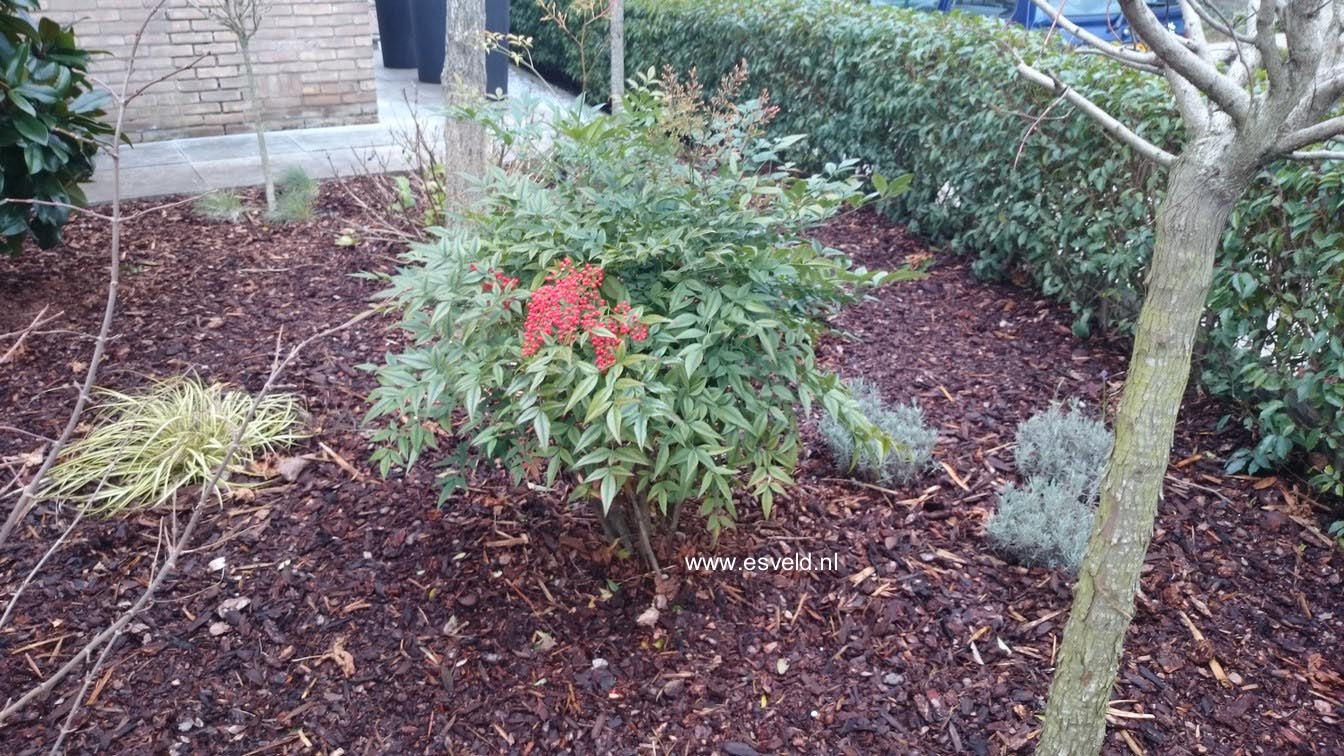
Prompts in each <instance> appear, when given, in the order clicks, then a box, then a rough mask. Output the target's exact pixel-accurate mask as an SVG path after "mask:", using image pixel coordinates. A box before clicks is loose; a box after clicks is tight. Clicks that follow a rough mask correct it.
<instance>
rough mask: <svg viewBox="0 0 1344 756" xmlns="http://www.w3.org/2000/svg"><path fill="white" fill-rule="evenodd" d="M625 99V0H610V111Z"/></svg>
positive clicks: (613, 110)
mask: <svg viewBox="0 0 1344 756" xmlns="http://www.w3.org/2000/svg"><path fill="white" fill-rule="evenodd" d="M623 99H625V0H611V112H613V113H619V112H621V101H622V100H623Z"/></svg>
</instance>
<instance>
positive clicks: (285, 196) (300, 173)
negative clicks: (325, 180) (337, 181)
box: [270, 166, 318, 223]
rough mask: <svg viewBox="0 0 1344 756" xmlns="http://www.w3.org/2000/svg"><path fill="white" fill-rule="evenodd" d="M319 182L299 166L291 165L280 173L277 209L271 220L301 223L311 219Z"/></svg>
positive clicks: (276, 197) (276, 186) (277, 184)
mask: <svg viewBox="0 0 1344 756" xmlns="http://www.w3.org/2000/svg"><path fill="white" fill-rule="evenodd" d="M317 188H318V186H317V182H316V181H314V180H313V179H312V177H310V176H309V175H308V174H307V173H305V172H304V170H303V169H302V168H300V167H298V166H290V167H289V168H286V169H285V172H284V173H282V174H280V180H279V181H277V182H276V185H275V191H276V196H275V210H274V211H273V212H271V213H270V218H271V220H274V221H279V222H281V223H300V222H302V221H306V220H311V219H312V217H313V206H314V204H316V202H317Z"/></svg>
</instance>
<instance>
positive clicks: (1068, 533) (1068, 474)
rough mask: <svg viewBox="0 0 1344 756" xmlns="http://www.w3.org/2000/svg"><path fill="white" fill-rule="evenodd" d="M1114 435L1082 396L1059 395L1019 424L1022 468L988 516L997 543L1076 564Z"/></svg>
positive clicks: (1034, 562) (1055, 564) (1034, 561)
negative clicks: (1062, 398) (1061, 398)
mask: <svg viewBox="0 0 1344 756" xmlns="http://www.w3.org/2000/svg"><path fill="white" fill-rule="evenodd" d="M1114 443H1115V441H1114V437H1113V436H1112V435H1111V432H1110V431H1108V430H1107V429H1106V426H1105V425H1104V424H1103V423H1102V422H1101V421H1099V420H1096V419H1094V418H1091V417H1088V416H1087V415H1086V414H1085V413H1084V412H1083V410H1082V408H1081V407H1080V406H1079V405H1078V403H1077V402H1076V401H1071V402H1069V404H1068V406H1067V408H1065V407H1064V406H1063V405H1061V404H1060V403H1058V402H1054V403H1052V404H1051V405H1050V407H1049V409H1047V410H1046V411H1045V412H1041V413H1038V414H1036V415H1033V416H1032V417H1031V418H1029V419H1027V420H1026V421H1024V422H1023V423H1022V424H1021V425H1019V426H1018V428H1017V454H1016V460H1017V472H1018V474H1019V475H1020V476H1021V477H1022V478H1023V479H1024V480H1025V481H1026V483H1025V484H1024V485H1023V486H1022V487H1020V488H1019V487H1018V486H1016V485H1011V484H1010V485H1008V486H1007V487H1005V488H1004V489H1003V493H1002V494H1001V495H1000V496H999V503H998V507H997V509H996V510H995V512H994V514H993V516H992V517H990V519H989V521H988V522H987V523H985V534H986V536H988V538H989V541H990V543H991V544H993V545H994V548H995V549H997V550H998V551H999V552H1001V553H1002V554H1004V555H1005V556H1007V557H1009V558H1010V559H1013V560H1015V561H1017V562H1019V563H1021V564H1025V565H1030V566H1035V567H1051V568H1056V569H1063V570H1068V571H1069V572H1077V570H1078V566H1079V565H1080V564H1081V563H1082V559H1083V553H1084V552H1085V551H1086V550H1087V539H1088V536H1089V535H1090V534H1091V532H1092V518H1093V515H1094V513H1095V511H1096V506H1097V494H1098V487H1099V486H1100V483H1101V476H1102V473H1103V472H1104V471H1105V469H1106V461H1107V459H1108V458H1109V457H1110V454H1111V447H1112V446H1113V445H1114Z"/></svg>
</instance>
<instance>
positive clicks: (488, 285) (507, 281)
mask: <svg viewBox="0 0 1344 756" xmlns="http://www.w3.org/2000/svg"><path fill="white" fill-rule="evenodd" d="M467 267H468V268H470V269H471V271H472V272H473V273H475V272H476V263H472V264H471V265H469V266H467ZM485 272H486V273H488V274H490V275H493V276H494V277H495V280H494V281H485V282H483V283H482V284H481V291H494V289H495V286H496V285H498V286H499V290H500V291H512V290H513V289H514V288H516V287H517V286H518V279H516V278H509V277H508V276H506V275H504V271H502V270H495V269H494V268H486V269H485Z"/></svg>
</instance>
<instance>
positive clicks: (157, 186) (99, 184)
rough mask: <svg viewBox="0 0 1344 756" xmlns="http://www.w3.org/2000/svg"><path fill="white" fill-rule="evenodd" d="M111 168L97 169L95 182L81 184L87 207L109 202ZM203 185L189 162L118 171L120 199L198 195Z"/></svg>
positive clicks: (203, 187) (110, 195) (110, 196)
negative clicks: (119, 172)
mask: <svg viewBox="0 0 1344 756" xmlns="http://www.w3.org/2000/svg"><path fill="white" fill-rule="evenodd" d="M112 183H113V182H112V169H111V167H110V166H107V167H106V170H101V169H100V170H98V171H97V172H95V173H94V180H93V181H92V182H90V183H88V184H85V185H84V195H85V196H86V197H88V199H89V204H97V203H101V202H111V201H112ZM205 189H206V184H205V182H204V181H203V180H202V179H201V176H200V174H198V173H196V169H195V168H192V167H191V164H190V163H187V162H182V163H177V164H170V165H147V166H140V167H136V168H127V167H123V168H122V169H121V197H122V199H124V200H126V199H140V198H143V197H162V196H164V195H168V194H198V193H200V192H203V191H205Z"/></svg>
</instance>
